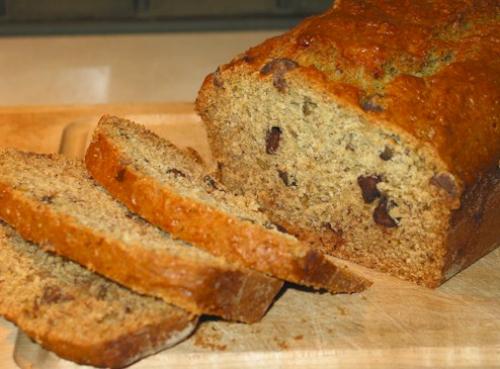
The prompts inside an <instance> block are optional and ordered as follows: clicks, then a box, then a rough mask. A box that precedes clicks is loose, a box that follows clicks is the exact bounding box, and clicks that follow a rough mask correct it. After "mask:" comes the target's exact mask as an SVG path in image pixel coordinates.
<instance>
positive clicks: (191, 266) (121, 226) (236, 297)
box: [0, 149, 282, 322]
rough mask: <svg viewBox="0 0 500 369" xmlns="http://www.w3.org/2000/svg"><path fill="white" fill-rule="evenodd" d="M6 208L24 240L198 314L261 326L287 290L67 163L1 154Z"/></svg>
mask: <svg viewBox="0 0 500 369" xmlns="http://www.w3.org/2000/svg"><path fill="white" fill-rule="evenodd" d="M0 202H1V203H2V207H0V218H2V219H3V220H4V221H5V222H7V223H9V224H10V225H12V226H13V227H14V228H15V229H16V230H17V231H18V232H19V233H20V234H21V235H22V236H23V237H24V238H25V239H28V240H30V241H33V242H36V243H37V244H40V245H41V246H42V247H43V248H45V249H47V250H50V251H53V252H55V253H57V254H60V255H63V256H65V257H68V258H70V259H72V260H74V261H76V262H78V263H79V264H81V265H84V266H85V267H87V268H89V269H91V270H93V271H96V272H98V273H99V274H102V275H104V276H106V277H108V278H110V279H113V280H115V281H117V282H119V283H121V284H123V285H125V286H127V287H129V288H131V289H133V290H135V291H136V292H139V293H144V294H148V295H153V296H156V297H160V298H162V299H164V300H165V301H167V302H169V303H172V304H175V305H177V306H180V307H182V308H184V309H186V310H188V311H191V312H193V313H196V314H201V313H206V314H210V315H217V316H221V317H223V318H226V319H230V320H237V321H243V322H254V321H257V320H259V319H260V318H261V317H262V316H263V314H264V313H265V312H266V311H267V309H268V307H269V305H270V304H271V303H272V301H273V299H274V296H275V295H276V294H277V293H278V291H279V289H280V288H281V286H282V282H281V281H278V280H276V279H273V278H270V277H267V276H265V275H263V274H260V273H257V272H254V271H252V270H249V269H244V268H238V267H236V266H233V265H231V264H229V263H227V262H226V261H225V260H223V259H222V258H218V257H215V256H213V255H211V254H209V253H207V252H205V251H203V250H199V249H197V248H194V247H192V246H191V245H189V244H187V243H185V242H182V241H178V240H174V239H173V238H172V237H171V236H170V235H169V234H167V233H166V232H163V231H161V230H160V229H158V228H157V227H154V226H152V225H151V224H149V223H147V222H146V221H144V220H143V219H142V218H140V217H138V216H137V215H135V214H133V213H131V212H130V211H129V210H127V208H126V207H124V206H123V205H121V204H120V203H118V202H117V201H115V200H114V199H113V198H112V197H111V196H110V195H109V194H108V193H107V192H106V191H105V190H104V189H103V188H102V187H101V186H99V185H98V184H97V183H96V182H94V181H93V180H92V178H90V176H89V175H88V173H87V172H86V170H85V167H84V165H83V163H81V162H76V161H71V160H68V159H66V158H64V157H62V156H58V155H43V154H34V153H25V152H20V151H16V150H11V149H7V150H3V151H1V152H0Z"/></svg>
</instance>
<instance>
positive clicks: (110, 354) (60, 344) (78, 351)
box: [6, 314, 197, 368]
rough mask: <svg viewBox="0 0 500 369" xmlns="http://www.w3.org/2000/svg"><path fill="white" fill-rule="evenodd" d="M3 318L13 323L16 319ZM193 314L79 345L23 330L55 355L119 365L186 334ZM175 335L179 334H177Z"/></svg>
mask: <svg viewBox="0 0 500 369" xmlns="http://www.w3.org/2000/svg"><path fill="white" fill-rule="evenodd" d="M6 318H7V319H8V320H10V321H12V322H13V323H17V319H15V318H14V317H11V316H6ZM196 322H197V318H195V317H194V316H191V317H189V316H188V315H187V314H178V315H177V316H169V317H168V318H166V319H165V321H164V322H162V323H161V324H158V325H150V326H147V327H145V328H144V329H142V330H141V331H137V332H128V333H127V334H123V335H121V336H120V337H117V338H116V339H113V340H111V341H108V342H97V343H94V344H89V345H81V344H78V343H75V342H72V341H67V340H61V339H58V338H57V337H54V335H52V334H51V333H50V332H45V334H40V333H39V332H38V331H30V330H26V334H28V336H30V337H34V338H35V340H36V341H37V342H38V343H39V344H40V345H41V346H42V347H44V348H45V349H47V350H49V351H52V352H55V353H56V354H57V355H58V356H60V357H62V358H64V359H67V360H71V361H74V362H76V363H78V364H82V365H92V366H96V367H102V368H123V367H125V366H128V365H130V364H132V363H134V362H135V361H137V360H139V359H141V358H144V357H145V356H147V355H150V354H153V353H156V352H158V351H160V350H162V349H165V348H167V347H169V346H172V345H173V344H175V343H177V342H178V341H179V340H181V339H183V338H186V337H187V336H188V335H189V334H190V333H191V332H192V330H193V329H194V327H195V325H196ZM176 335H180V336H179V337H178V338H177V337H176Z"/></svg>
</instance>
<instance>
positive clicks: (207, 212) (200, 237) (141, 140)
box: [85, 116, 370, 292]
mask: <svg viewBox="0 0 500 369" xmlns="http://www.w3.org/2000/svg"><path fill="white" fill-rule="evenodd" d="M85 162H86V165H87V169H88V170H89V172H90V173H91V175H92V176H93V177H94V178H95V179H96V180H97V181H98V182H99V183H101V184H102V185H103V186H104V187H105V188H107V189H108V190H109V191H110V193H111V194H112V195H113V196H115V197H116V198H118V199H119V200H121V201H123V202H124V203H125V204H126V205H127V206H128V207H129V209H131V210H132V211H134V212H137V213H138V214H140V215H141V216H143V217H144V218H145V219H147V220H148V221H150V222H152V223H153V224H156V225H158V226H159V227H161V228H163V229H164V230H166V231H167V232H170V233H171V234H172V236H173V237H176V238H180V239H183V240H185V241H187V242H190V243H192V244H193V245H196V246H199V247H200V248H203V249H205V250H207V251H209V252H211V253H213V254H215V255H219V256H223V257H224V258H226V259H227V260H228V261H231V262H235V263H238V264H239V265H242V266H246V267H249V268H252V269H255V270H258V271H260V272H264V273H268V274H271V275H273V276H276V277H278V278H281V279H285V280H288V281H291V282H295V283H299V284H304V285H307V286H312V287H316V288H325V289H327V290H329V291H331V292H355V291H361V290H363V289H364V288H366V287H367V286H368V285H369V284H370V283H369V282H368V281H367V280H366V279H364V278H362V277H360V276H358V275H356V274H355V273H353V272H351V271H350V270H348V269H347V268H346V267H340V266H337V265H336V264H335V262H334V261H332V260H331V259H328V258H325V257H324V256H323V255H322V254H321V253H320V252H318V251H316V250H313V249H311V248H309V247H308V246H306V245H304V244H302V243H300V242H298V240H297V239H296V238H294V237H292V236H290V235H287V234H285V233H282V232H279V231H278V230H276V229H275V227H273V225H272V224H271V223H270V222H269V220H268V219H267V218H266V217H265V216H264V215H263V214H262V213H260V212H259V211H258V207H257V205H256V203H255V202H253V201H252V200H251V199H249V198H247V197H243V196H234V195H232V194H230V193H229V192H227V191H226V190H225V188H224V187H223V186H222V185H221V184H220V183H218V182H217V181H216V180H215V179H214V178H213V177H212V176H210V175H209V174H207V172H206V169H205V168H204V166H203V165H202V164H200V160H199V158H198V157H197V156H196V155H192V154H187V153H185V152H183V151H180V150H179V149H178V148H177V147H175V146H174V145H172V144H171V143H170V142H168V141H166V140H164V139H162V138H160V137H158V136H156V135H155V134H154V133H152V132H150V131H148V130H147V129H146V128H144V127H143V126H140V125H138V124H135V123H133V122H130V121H127V120H124V119H120V118H116V117H111V116H104V117H103V118H102V119H101V121H100V122H99V124H98V126H97V129H96V131H95V132H94V137H93V140H92V142H91V144H90V147H89V148H88V151H87V154H86V157H85Z"/></svg>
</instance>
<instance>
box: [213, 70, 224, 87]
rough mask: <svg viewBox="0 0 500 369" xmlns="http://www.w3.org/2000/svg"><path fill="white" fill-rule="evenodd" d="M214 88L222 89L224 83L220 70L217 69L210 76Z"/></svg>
mask: <svg viewBox="0 0 500 369" xmlns="http://www.w3.org/2000/svg"><path fill="white" fill-rule="evenodd" d="M212 77H213V81H214V85H215V87H219V88H224V82H223V81H222V76H221V72H220V68H219V67H217V69H216V70H215V72H214V73H213V74H212Z"/></svg>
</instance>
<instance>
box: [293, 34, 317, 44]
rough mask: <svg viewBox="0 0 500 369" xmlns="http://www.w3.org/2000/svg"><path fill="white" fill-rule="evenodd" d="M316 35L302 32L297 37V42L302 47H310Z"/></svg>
mask: <svg viewBox="0 0 500 369" xmlns="http://www.w3.org/2000/svg"><path fill="white" fill-rule="evenodd" d="M313 39H314V36H313V35H310V34H302V35H300V36H299V37H298V38H297V44H298V45H299V46H302V47H309V46H311V44H312V42H313Z"/></svg>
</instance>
